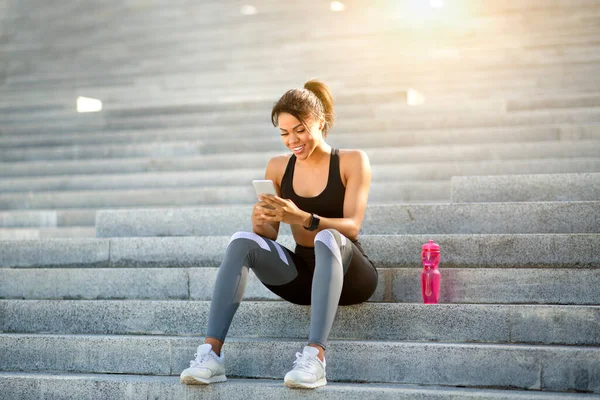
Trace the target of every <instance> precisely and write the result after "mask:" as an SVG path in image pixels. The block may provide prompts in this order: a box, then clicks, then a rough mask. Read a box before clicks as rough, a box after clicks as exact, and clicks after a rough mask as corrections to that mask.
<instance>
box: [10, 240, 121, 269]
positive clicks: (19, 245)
mask: <svg viewBox="0 0 600 400" xmlns="http://www.w3.org/2000/svg"><path fill="white" fill-rule="evenodd" d="M109 254H110V253H109V240H107V239H103V240H102V239H100V240H99V239H96V238H91V239H45V240H36V241H29V240H24V241H22V240H5V241H3V242H1V243H0V265H1V266H3V267H30V266H46V267H52V266H61V267H62V268H81V267H92V268H94V267H95V268H102V267H108V265H109Z"/></svg>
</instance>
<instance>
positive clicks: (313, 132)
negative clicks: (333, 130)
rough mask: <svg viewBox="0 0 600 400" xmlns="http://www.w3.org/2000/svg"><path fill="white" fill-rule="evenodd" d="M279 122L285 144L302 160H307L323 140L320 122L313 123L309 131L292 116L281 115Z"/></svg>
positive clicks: (310, 124) (278, 117) (309, 126)
mask: <svg viewBox="0 0 600 400" xmlns="http://www.w3.org/2000/svg"><path fill="white" fill-rule="evenodd" d="M277 121H278V124H279V131H280V133H281V140H282V141H283V144H284V145H285V146H286V147H287V148H289V149H290V150H291V151H293V152H294V154H295V155H296V157H297V158H298V159H300V160H306V159H307V158H308V156H310V155H311V154H312V152H313V151H314V150H315V149H316V148H317V147H318V146H319V144H320V143H321V140H322V139H323V133H322V131H321V129H322V127H321V122H320V121H319V120H317V121H311V122H310V123H309V125H308V128H309V129H306V128H307V127H305V126H304V125H302V123H301V122H300V121H298V119H297V118H296V117H294V116H293V115H292V114H288V113H281V114H279V115H278V116H277Z"/></svg>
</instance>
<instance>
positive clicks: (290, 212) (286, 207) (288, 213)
mask: <svg viewBox="0 0 600 400" xmlns="http://www.w3.org/2000/svg"><path fill="white" fill-rule="evenodd" d="M259 199H260V200H262V201H264V202H265V203H267V204H268V205H270V206H271V207H273V209H272V210H271V209H264V212H263V215H264V219H266V220H267V221H278V222H285V223H286V224H290V225H293V224H298V225H302V226H304V221H305V219H306V218H307V216H308V215H310V214H308V213H307V212H306V211H302V210H301V209H299V208H298V206H296V205H295V204H294V202H293V201H291V200H289V199H282V198H281V197H279V196H273V195H272V194H262V195H260V196H259Z"/></svg>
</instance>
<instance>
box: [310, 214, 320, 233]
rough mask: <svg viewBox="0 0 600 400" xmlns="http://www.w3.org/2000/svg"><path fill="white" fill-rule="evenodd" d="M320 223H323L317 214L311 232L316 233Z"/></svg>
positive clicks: (313, 219) (311, 225) (312, 221)
mask: <svg viewBox="0 0 600 400" xmlns="http://www.w3.org/2000/svg"><path fill="white" fill-rule="evenodd" d="M319 222H321V220H320V219H319V217H317V216H316V215H315V214H313V217H312V220H311V224H310V230H311V231H316V230H317V228H318V227H319Z"/></svg>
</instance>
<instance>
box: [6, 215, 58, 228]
mask: <svg viewBox="0 0 600 400" xmlns="http://www.w3.org/2000/svg"><path fill="white" fill-rule="evenodd" d="M57 223H58V215H57V213H56V211H9V212H0V228H54V227H56V226H57Z"/></svg>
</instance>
